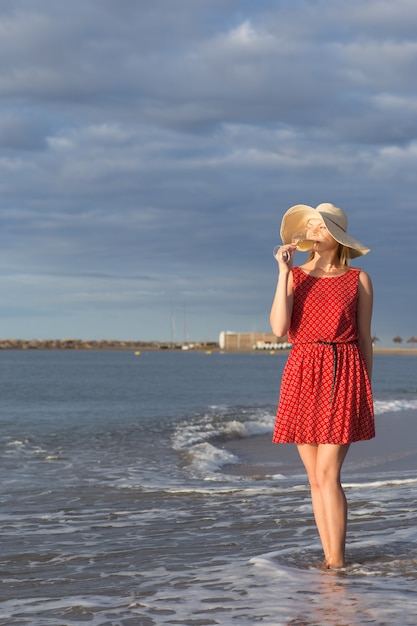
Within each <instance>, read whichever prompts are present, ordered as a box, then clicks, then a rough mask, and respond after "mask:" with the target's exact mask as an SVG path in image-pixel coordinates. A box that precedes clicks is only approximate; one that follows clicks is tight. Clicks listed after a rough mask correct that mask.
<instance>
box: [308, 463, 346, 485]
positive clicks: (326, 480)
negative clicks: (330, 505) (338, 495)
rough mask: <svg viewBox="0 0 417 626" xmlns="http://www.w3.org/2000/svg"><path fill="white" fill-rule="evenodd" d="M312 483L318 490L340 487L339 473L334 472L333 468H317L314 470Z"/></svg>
mask: <svg viewBox="0 0 417 626" xmlns="http://www.w3.org/2000/svg"><path fill="white" fill-rule="evenodd" d="M314 483H315V485H316V486H317V487H318V488H319V489H326V488H327V487H334V486H340V472H338V471H335V468H333V467H328V466H324V467H318V468H316V473H315V476H314ZM310 484H311V483H310Z"/></svg>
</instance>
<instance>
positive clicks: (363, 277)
mask: <svg viewBox="0 0 417 626" xmlns="http://www.w3.org/2000/svg"><path fill="white" fill-rule="evenodd" d="M359 291H360V292H361V291H362V292H363V293H367V294H372V280H371V277H370V276H369V274H367V273H366V272H364V271H363V270H360V271H359Z"/></svg>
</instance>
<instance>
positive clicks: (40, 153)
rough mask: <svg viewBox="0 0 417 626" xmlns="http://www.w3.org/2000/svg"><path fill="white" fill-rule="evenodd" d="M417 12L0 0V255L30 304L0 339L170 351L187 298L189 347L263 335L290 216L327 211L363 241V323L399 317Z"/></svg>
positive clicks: (311, 5) (17, 303)
mask: <svg viewBox="0 0 417 626" xmlns="http://www.w3.org/2000/svg"><path fill="white" fill-rule="evenodd" d="M416 13H417V7H416V5H415V3H414V2H411V1H406V0H399V2H398V3H395V4H393V3H388V2H385V1H382V0H371V1H370V2H367V3H366V4H364V3H363V2H360V1H359V0H354V1H353V2H349V3H346V2H342V1H341V0H340V1H339V0H338V1H336V2H334V1H333V0H332V1H330V0H320V1H319V2H313V1H307V2H306V1H301V0H295V1H294V2H291V3H283V2H282V3H276V2H263V3H248V2H243V3H242V2H240V1H238V0H222V1H220V0H201V1H199V2H195V1H194V0H178V2H175V3H173V2H172V1H171V0H160V1H159V2H158V3H149V2H143V1H138V0H135V1H133V0H121V1H117V2H116V0H91V1H90V2H81V0H72V2H71V3H51V2H47V1H45V0H14V1H13V2H3V3H2V5H1V7H0V17H1V20H0V52H1V54H2V74H1V76H0V95H1V99H2V105H1V110H0V111H1V115H0V180H1V183H0V190H1V194H0V243H1V246H0V259H1V262H2V267H3V272H4V273H3V281H6V282H5V284H4V288H5V289H6V288H7V289H8V290H9V291H8V293H9V294H10V298H11V299H12V304H11V309H10V310H13V311H14V312H16V311H20V312H21V313H20V314H16V315H14V316H12V315H10V316H9V318H8V323H7V325H6V326H5V327H4V331H5V333H6V334H8V333H9V334H13V335H17V334H19V335H20V336H24V335H25V334H26V332H29V330H30V333H29V334H30V335H32V336H36V334H37V333H38V332H39V333H40V332H41V331H44V330H47V329H48V328H49V329H50V332H54V333H59V334H60V335H61V336H68V335H75V333H76V332H78V333H79V334H80V336H81V335H82V336H83V337H89V336H91V337H92V338H94V336H97V334H98V336H99V337H102V336H105V335H106V334H108V335H109V336H113V337H117V336H122V335H123V334H124V333H125V332H126V333H128V335H131V329H133V328H136V327H137V326H139V327H140V333H141V334H142V336H143V337H144V338H149V337H150V338H152V337H153V338H159V337H160V336H161V335H164V336H163V337H162V338H166V337H167V334H169V332H170V322H169V310H170V307H171V306H174V307H177V308H181V307H182V306H183V304H184V303H186V307H187V311H188V315H189V318H190V319H189V324H190V329H192V330H193V332H195V335H196V336H197V337H198V336H199V335H200V336H201V335H204V336H206V337H207V336H208V335H211V336H212V337H214V338H216V335H217V333H218V332H219V331H220V330H222V329H224V328H232V327H233V326H234V324H235V325H236V326H238V328H237V329H238V330H247V329H249V330H253V329H255V328H256V327H258V328H259V329H264V328H265V327H267V324H268V321H267V317H268V307H269V304H270V299H271V296H272V292H273V289H274V280H275V267H274V265H273V259H272V254H271V250H272V247H273V246H274V245H275V244H276V243H277V242H278V239H279V237H278V231H279V221H280V218H281V215H282V213H283V212H284V211H285V209H286V208H288V207H289V206H291V205H292V204H295V203H297V202H303V203H308V204H312V205H316V204H318V203H319V202H322V201H331V202H334V203H335V204H337V205H339V206H341V207H342V208H345V209H346V211H347V212H348V214H349V222H350V228H351V229H352V234H353V235H354V236H357V237H358V238H359V239H360V240H364V241H365V242H366V243H368V241H369V244H370V245H371V247H372V248H373V252H372V255H373V256H372V255H369V257H365V259H364V260H363V263H364V267H365V268H369V270H372V275H373V276H374V282H375V287H376V290H375V291H376V303H377V306H376V311H375V324H376V328H375V332H376V333H377V334H378V335H379V334H381V332H380V331H379V330H378V325H380V326H381V327H384V328H388V327H389V325H390V324H391V325H395V324H397V323H398V320H397V317H398V307H397V311H395V310H394V308H393V306H391V302H394V301H401V302H406V301H407V297H406V296H405V293H406V291H405V287H404V285H407V284H410V281H412V280H413V278H412V273H411V270H409V269H408V266H406V267H405V268H403V269H402V271H401V278H400V279H399V278H398V277H397V275H396V274H395V273H394V272H393V270H392V261H391V260H390V258H388V257H387V255H386V254H385V249H386V247H387V245H388V243H387V242H388V241H389V248H390V249H392V255H393V257H394V258H395V259H398V260H400V259H401V258H402V256H403V253H404V246H406V247H407V249H408V246H410V247H411V246H412V245H413V241H412V239H413V235H412V233H413V228H414V229H415V226H416V218H415V209H414V201H415V197H416V183H415V161H416V145H417V143H416V121H415V120H416V107H417V98H416V82H415V77H414V73H415V72H414V68H415V61H416V56H417V41H416V37H415V32H414V27H413V24H414V23H415V18H416V17H417V15H416ZM403 224H407V228H406V229H405V232H404V228H403ZM394 232H395V236H393V233H394ZM387 276H390V277H391V282H390V285H389V287H387V286H386V280H385V279H386V277H387ZM389 290H391V291H389ZM378 294H383V297H381V299H380V296H379V295H378ZM389 294H391V295H389ZM412 297H414V296H412ZM385 298H389V300H390V303H389V305H388V304H386V303H385ZM42 303H43V304H42ZM106 308H108V310H109V311H113V314H110V313H109V314H108V315H107V313H105V312H104V310H105V309H106ZM399 308H400V309H401V317H402V321H401V325H402V327H403V328H408V329H409V333H410V335H411V334H415V332H416V331H415V328H414V321H413V315H412V314H411V313H410V312H407V307H405V305H400V306H399ZM414 308H415V306H414ZM31 310H32V311H33V315H32V316H31V314H30V311H31ZM69 310H70V311H71V315H69V314H67V313H66V312H65V311H69ZM411 310H413V307H411ZM39 311H43V312H44V313H43V314H42V315H41V314H37V313H36V312H39ZM135 311H136V315H137V317H136V318H135ZM23 312H25V313H24V314H23ZM115 312H117V313H115ZM95 316H97V318H98V319H100V320H102V321H100V322H96V321H95ZM14 319H16V322H14V321H13V320H14ZM47 320H49V326H48V321H47ZM164 324H165V326H164ZM71 329H72V330H71ZM72 331H74V332H72ZM384 332H385V331H384ZM397 332H399V331H398V329H397V328H395V330H393V336H394V335H395V334H396V333H397ZM3 334H4V333H3Z"/></svg>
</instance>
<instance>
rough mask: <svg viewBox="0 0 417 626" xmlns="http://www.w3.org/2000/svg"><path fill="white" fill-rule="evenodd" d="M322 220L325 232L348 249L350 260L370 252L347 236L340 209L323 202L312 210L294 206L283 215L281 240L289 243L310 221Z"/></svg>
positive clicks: (305, 206) (345, 220)
mask: <svg viewBox="0 0 417 626" xmlns="http://www.w3.org/2000/svg"><path fill="white" fill-rule="evenodd" d="M320 218H322V219H323V222H324V223H325V225H326V228H327V230H328V231H329V233H330V234H331V236H332V237H333V239H336V241H338V242H339V243H341V244H342V245H344V246H346V247H347V248H348V249H349V256H350V258H354V257H357V256H362V255H364V254H367V253H368V252H369V251H370V248H367V247H366V246H365V245H364V244H363V243H361V242H360V241H357V240H356V239H354V238H353V237H350V235H348V234H347V232H346V231H347V224H348V222H347V217H346V215H345V213H344V212H343V211H342V209H338V208H337V207H336V206H334V205H333V204H330V203H328V202H324V203H323V204H319V205H318V207H316V208H315V209H313V207H311V206H307V205H306V204H296V205H295V206H292V207H291V208H290V209H288V211H287V212H286V213H285V215H284V217H283V218H282V222H281V231H280V234H281V239H282V241H283V242H284V244H289V243H291V237H292V235H293V233H295V232H297V231H298V230H301V229H303V228H306V227H307V222H308V221H309V220H311V219H320Z"/></svg>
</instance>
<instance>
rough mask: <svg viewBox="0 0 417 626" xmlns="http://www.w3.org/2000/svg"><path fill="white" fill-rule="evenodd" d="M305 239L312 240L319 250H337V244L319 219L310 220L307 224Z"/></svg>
mask: <svg viewBox="0 0 417 626" xmlns="http://www.w3.org/2000/svg"><path fill="white" fill-rule="evenodd" d="M307 238H308V239H312V240H313V241H314V243H315V245H314V249H316V246H318V245H320V249H333V248H337V246H338V245H339V244H338V242H337V241H336V240H335V239H334V238H333V237H332V236H331V234H330V233H329V231H328V230H327V228H326V225H325V223H324V221H323V220H322V219H321V218H317V219H311V220H308V222H307Z"/></svg>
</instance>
